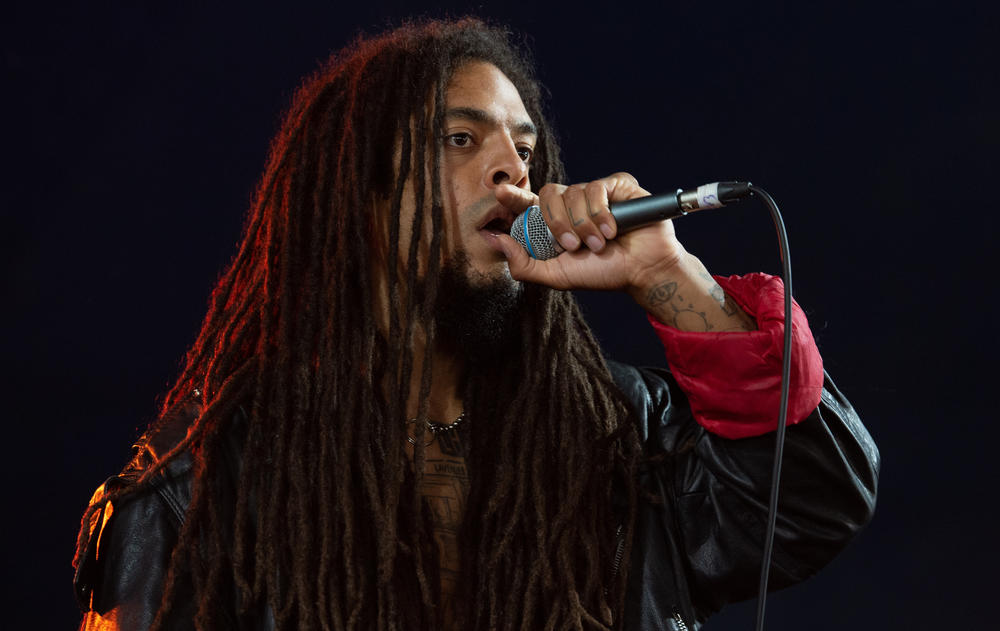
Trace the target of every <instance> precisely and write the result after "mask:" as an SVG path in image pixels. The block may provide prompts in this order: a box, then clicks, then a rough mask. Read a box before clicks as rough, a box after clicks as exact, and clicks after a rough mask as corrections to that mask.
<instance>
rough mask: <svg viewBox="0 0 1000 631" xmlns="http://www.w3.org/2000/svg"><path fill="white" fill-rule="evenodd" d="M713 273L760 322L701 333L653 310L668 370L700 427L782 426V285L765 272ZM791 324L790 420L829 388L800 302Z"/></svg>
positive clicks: (760, 430)
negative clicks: (683, 328) (665, 320)
mask: <svg viewBox="0 0 1000 631" xmlns="http://www.w3.org/2000/svg"><path fill="white" fill-rule="evenodd" d="M715 280H716V281H717V282H718V283H719V285H721V286H722V289H723V290H725V292H726V294H728V295H729V296H730V297H731V298H732V299H733V300H735V301H736V302H737V303H738V304H739V305H740V306H741V307H743V310H744V311H746V313H747V315H749V316H750V317H752V318H754V319H755V320H756V321H757V330H756V331H750V332H746V333H741V332H728V333H713V332H707V333H699V332H691V331H680V330H678V329H675V328H673V327H670V326H667V325H665V324H662V323H661V322H659V321H658V320H657V319H656V318H654V317H653V316H649V321H650V322H651V323H652V325H653V328H654V329H655V330H656V334H657V335H658V336H659V338H660V341H662V342H663V346H664V349H665V350H666V355H667V362H669V364H670V371H671V372H672V373H673V375H674V378H675V379H677V383H678V385H680V387H681V389H682V390H684V393H685V394H687V396H688V400H689V402H690V404H691V411H692V412H693V413H694V416H695V419H696V420H697V421H698V423H700V424H701V425H702V427H704V428H705V429H707V430H709V431H710V432H712V433H714V434H718V435H720V436H723V437H725V438H745V437H747V436H758V435H760V434H765V433H767V432H770V431H773V430H774V429H775V428H776V427H777V425H778V412H779V405H780V399H781V350H782V345H783V343H784V339H783V336H784V333H785V323H784V319H785V318H784V315H785V314H784V311H785V305H784V284H783V283H782V282H781V279H780V278H777V277H775V276H769V275H767V274H749V275H747V276H730V277H729V278H724V277H720V276H717V277H715ZM792 325H793V328H792V371H791V383H790V388H789V395H788V424H789V425H792V424H795V423H798V422H799V421H801V420H802V419H804V418H805V417H807V416H808V415H809V414H810V413H811V412H812V411H813V410H814V409H815V408H816V406H817V405H819V398H820V394H821V392H822V390H823V359H822V358H821V357H820V355H819V350H818V349H817V348H816V342H815V341H814V340H813V336H812V332H811V331H810V330H809V322H808V321H807V320H806V316H805V313H803V312H802V309H801V308H800V307H799V305H798V304H796V303H795V302H794V301H793V303H792Z"/></svg>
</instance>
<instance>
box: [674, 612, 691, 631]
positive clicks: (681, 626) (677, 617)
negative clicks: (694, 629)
mask: <svg viewBox="0 0 1000 631" xmlns="http://www.w3.org/2000/svg"><path fill="white" fill-rule="evenodd" d="M674 622H676V623H677V628H678V629H679V630H680V631H688V626H687V625H686V624H684V618H682V617H681V614H679V613H677V611H674Z"/></svg>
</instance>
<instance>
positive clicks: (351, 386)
mask: <svg viewBox="0 0 1000 631" xmlns="http://www.w3.org/2000/svg"><path fill="white" fill-rule="evenodd" d="M472 60H478V61H486V62H489V63H491V64H493V65H495V66H496V67H498V68H499V69H500V70H501V71H502V72H503V73H504V74H505V75H506V76H507V77H508V78H509V79H510V80H511V81H512V83H513V84H514V85H515V86H516V87H517V89H518V91H519V93H520V96H521V98H522V101H523V102H524V105H525V108H526V109H527V112H528V115H529V116H530V117H531V119H532V120H533V121H535V122H536V123H537V124H538V130H539V131H538V139H537V146H536V151H535V157H534V158H533V161H532V165H531V175H530V178H531V183H532V186H533V188H534V189H535V190H538V189H539V188H540V187H541V186H542V185H543V184H544V183H546V182H549V181H562V180H563V177H564V173H563V168H562V165H561V162H560V159H559V154H558V148H557V146H556V143H555V138H554V135H553V133H552V131H551V129H550V127H549V126H548V125H547V124H546V123H545V118H544V117H543V115H542V105H541V95H540V90H539V87H538V85H537V83H536V82H535V80H534V78H533V76H532V74H531V71H530V66H529V64H528V63H526V62H525V61H524V59H523V57H521V54H520V53H519V52H518V51H516V50H515V48H514V46H513V45H512V44H511V43H510V36H509V34H508V32H507V31H505V30H504V29H501V28H497V27H493V26H489V25H486V24H484V23H482V22H480V21H477V20H473V19H463V20H459V21H453V22H437V21H432V22H424V23H419V24H407V25H404V26H402V27H400V28H398V29H396V30H395V31H392V32H390V33H388V34H384V35H382V36H379V37H377V38H373V39H368V40H362V39H359V40H358V41H356V42H355V43H354V44H353V45H352V46H350V47H348V48H347V49H345V50H344V51H342V52H341V53H340V54H337V55H335V56H334V57H333V58H332V59H331V60H330V61H329V62H328V63H327V64H326V65H325V66H324V67H323V68H321V70H320V71H319V72H317V73H316V74H315V75H313V76H312V77H311V78H309V79H308V80H306V81H305V82H304V83H303V85H302V86H301V87H300V88H299V90H298V93H297V95H296V97H295V98H294V100H293V103H292V105H291V107H290V109H289V111H288V112H287V115H286V117H285V119H284V123H283V125H282V127H281V129H280V131H279V133H278V135H277V136H276V138H275V140H274V141H273V144H272V147H271V152H270V156H269V159H268V164H267V168H266V171H265V173H264V175H263V178H262V180H261V182H260V185H259V188H258V190H257V192H256V194H255V196H254V200H253V202H252V207H251V212H250V214H249V216H248V220H247V223H246V225H245V235H244V238H243V240H242V243H241V245H240V247H239V250H238V252H237V254H236V255H235V257H234V260H233V262H232V264H231V266H230V267H229V268H228V269H227V271H226V272H225V273H224V274H223V275H222V277H221V278H220V280H219V282H218V285H217V287H216V288H215V290H214V291H213V293H212V296H211V300H210V305H209V309H208V313H207V315H206V317H205V320H204V323H203V325H202V329H201V331H200V333H199V335H198V338H197V340H196V342H195V343H194V345H193V346H192V348H191V349H190V350H189V352H188V355H187V358H186V363H185V367H184V369H183V371H182V374H181V375H180V377H179V378H178V380H177V382H176V384H175V385H174V387H173V388H172V389H171V390H170V392H169V393H168V394H167V396H166V398H165V401H164V405H163V410H162V413H161V423H162V422H163V421H162V419H167V418H168V417H171V416H172V415H176V414H178V413H179V411H181V410H183V409H190V408H191V407H192V393H197V394H198V401H197V403H198V405H197V406H196V410H197V411H196V413H195V414H194V419H193V420H192V421H191V423H190V426H189V429H188V433H187V436H186V437H185V438H184V439H183V440H182V441H181V442H180V443H179V444H177V445H176V447H175V448H174V449H173V450H172V451H170V452H169V453H168V454H167V455H166V456H165V457H164V458H163V459H161V460H160V461H159V462H158V463H157V465H156V466H154V467H152V468H150V469H149V470H147V471H146V472H145V474H144V475H143V477H142V479H141V480H140V481H139V487H141V486H142V485H143V484H148V483H149V481H150V480H151V479H152V477H153V476H154V475H156V474H157V472H158V471H160V470H162V469H163V467H164V466H165V465H166V463H168V462H170V461H171V459H173V458H175V457H176V456H177V455H179V454H181V453H184V452H190V453H191V454H192V455H193V456H194V458H193V461H194V469H193V482H192V497H191V503H190V507H189V510H188V513H187V516H186V519H185V522H184V525H183V527H182V530H181V532H180V534H179V540H178V542H177V544H176V546H175V548H174V552H173V555H172V558H171V564H170V571H169V573H168V576H167V579H166V585H165V589H164V594H163V599H162V602H161V607H160V610H159V613H158V615H157V618H156V621H155V622H154V625H153V627H154V628H156V629H158V628H161V627H163V626H164V625H166V624H168V621H169V620H170V619H171V616H174V615H176V612H177V611H178V610H179V609H180V607H181V604H180V603H181V601H182V600H183V599H184V598H188V600H193V603H194V611H193V616H194V624H195V626H196V627H197V628H198V629H214V628H218V627H220V626H226V625H231V624H232V622H233V621H231V620H228V619H225V618H223V617H222V616H223V615H224V614H222V613H221V612H222V611H224V610H226V609H227V607H226V606H220V603H223V604H228V603H232V602H236V603H238V609H239V611H238V615H239V616H240V618H241V619H243V620H250V619H252V618H253V617H254V616H257V615H259V614H260V612H261V611H264V610H269V611H270V613H271V614H273V616H274V619H275V622H276V625H277V628H279V629H303V630H310V629H324V630H327V629H337V630H340V629H378V630H388V629H403V628H406V629H428V628H435V627H436V626H437V625H438V624H439V618H438V616H439V615H440V613H439V612H438V606H437V600H438V594H437V585H438V583H437V582H436V581H435V577H436V576H437V555H436V554H435V553H434V550H435V547H434V546H435V545H436V544H435V543H434V542H433V537H432V536H431V535H430V533H429V526H428V525H427V520H426V519H425V517H426V511H425V510H423V509H422V507H421V500H420V497H419V494H418V493H417V492H416V483H417V481H418V480H419V476H420V475H421V470H422V466H421V463H422V461H423V441H419V440H418V441H417V447H416V448H415V449H416V454H415V462H416V464H415V465H414V464H411V463H410V462H409V461H408V459H407V458H406V457H405V456H404V449H403V447H404V443H405V439H406V434H405V427H404V422H403V420H404V419H406V412H407V410H406V407H405V406H406V399H407V396H406V395H407V393H408V392H409V384H410V382H411V377H412V376H413V373H414V370H415V369H414V366H415V365H416V366H422V371H423V372H422V374H421V375H419V376H420V379H421V382H420V383H421V390H420V400H421V406H420V410H419V414H420V416H421V417H422V418H424V417H426V414H427V398H428V395H429V391H430V365H431V362H430V361H429V360H428V358H427V357H425V358H423V360H421V359H420V358H414V356H413V351H412V348H413V344H412V341H413V336H414V332H415V331H416V330H421V331H425V332H428V335H429V336H430V338H431V339H432V336H433V329H434V327H433V322H434V310H433V306H434V302H435V297H436V292H437V287H438V276H439V272H440V269H439V268H440V265H439V263H438V261H439V255H440V251H441V242H440V236H439V235H440V234H441V232H442V214H443V204H442V201H441V200H442V193H441V182H440V171H439V163H440V161H441V143H440V142H439V140H438V139H439V138H440V135H441V133H440V130H441V128H442V124H443V111H444V95H445V90H446V87H447V85H448V81H449V79H450V77H451V75H452V74H453V72H454V71H455V70H456V69H458V68H459V67H460V66H461V65H462V64H463V63H466V62H468V61H472ZM429 104H432V107H430V106H429ZM392 148H396V149H397V150H396V151H393V150H392ZM425 165H426V171H427V172H426V173H425ZM408 182H410V183H411V185H412V187H413V191H414V199H415V203H416V206H417V208H416V212H415V213H414V218H413V222H412V225H410V226H401V225H400V223H401V222H400V208H401V204H402V200H403V196H404V187H405V186H406V185H407V183H408ZM386 208H388V209H389V211H390V212H389V213H388V216H383V217H382V219H384V220H385V221H386V222H387V223H388V225H387V234H388V239H387V240H386V238H385V234H386V232H383V231H380V229H379V228H378V227H376V224H377V223H378V222H377V221H376V220H373V217H375V216H376V213H377V212H383V213H384V212H385V209H386ZM378 209H381V211H379V210H378ZM425 222H429V225H428V223H425ZM428 228H429V229H428ZM403 230H407V231H408V232H409V234H410V235H412V238H411V239H410V240H409V247H408V248H407V251H405V252H400V251H399V243H400V234H401V232H402V231H403ZM421 246H422V247H423V249H424V252H425V253H426V258H425V259H424V260H423V266H422V267H421V266H420V265H418V262H419V258H420V251H421ZM380 249H384V250H386V251H384V252H382V251H380ZM397 261H406V264H405V265H402V266H400V265H398V263H397ZM376 268H380V269H376ZM380 278H384V279H385V281H386V283H387V286H386V291H387V293H388V301H389V302H388V304H390V305H399V308H398V309H397V308H391V309H389V317H388V322H387V323H385V322H384V321H383V319H382V318H384V316H383V315H381V314H380V312H379V311H378V309H377V308H376V304H377V303H378V296H376V291H377V290H376V287H379V285H378V282H377V281H378V280H379V279H380ZM418 286H420V287H421V290H420V291H417V287H418ZM525 292H526V296H527V300H526V304H527V305H529V307H528V308H526V309H525V313H524V314H523V317H522V319H521V321H520V324H519V326H520V327H521V328H520V333H521V339H522V342H523V349H521V350H519V351H518V352H517V353H511V354H510V356H509V357H505V358H503V359H502V361H499V362H495V364H496V365H495V366H494V367H493V368H487V369H485V370H486V371H487V372H488V374H481V375H477V378H472V379H469V380H467V385H466V386H465V392H464V394H463V396H464V401H465V404H466V409H467V411H468V413H469V415H470V416H471V417H473V418H485V419H488V420H489V422H487V423H473V424H472V434H471V439H470V442H471V446H470V451H469V455H468V462H469V469H470V471H469V475H470V491H469V498H468V504H467V511H466V518H465V521H464V525H463V530H462V532H461V533H460V535H459V537H460V539H459V540H460V545H461V549H462V573H463V575H464V576H465V579H464V580H463V581H461V584H462V587H461V589H463V590H464V592H463V593H462V594H461V599H460V600H462V601H463V602H464V603H465V607H464V608H463V609H460V612H459V613H460V615H461V616H462V618H461V625H462V628H470V629H536V628H544V629H565V628H577V629H582V628H608V627H610V626H612V625H613V623H612V620H611V618H610V616H609V614H608V612H609V610H617V611H618V612H620V611H621V606H622V603H623V601H624V589H625V581H626V576H625V575H626V572H625V569H626V567H625V566H627V564H623V567H622V568H621V569H620V570H619V571H618V572H617V574H615V575H614V576H612V574H613V572H612V569H611V568H612V559H613V557H614V556H615V552H616V536H615V532H616V527H617V526H618V525H621V524H624V525H625V528H626V532H628V531H629V530H630V529H629V528H628V526H629V525H630V521H631V519H632V515H633V514H634V505H635V501H636V493H635V491H634V489H633V483H632V480H633V479H634V475H633V474H634V467H635V462H636V454H637V453H638V439H637V437H636V434H635V430H634V429H633V426H632V423H630V422H628V421H627V411H626V406H625V404H624V400H623V398H622V396H621V394H620V393H619V392H618V390H617V389H616V388H615V386H614V384H613V382H612V380H611V377H610V374H609V372H608V369H607V366H606V365H605V363H604V360H603V359H602V357H601V353H600V349H599V347H598V345H597V343H596V341H595V339H594V338H593V336H592V334H591V333H590V331H589V328H588V327H587V325H586V323H585V322H584V320H583V318H582V316H581V313H580V311H579V308H578V306H577V305H576V303H575V301H574V300H573V298H572V296H571V295H570V294H568V293H565V292H555V291H550V290H548V289H546V288H543V287H537V286H530V285H529V286H527V287H526V289H525ZM430 347H431V344H430V343H428V344H426V348H427V349H428V351H427V352H429V349H430ZM484 384H489V387H488V388H486V387H484ZM500 402H502V403H503V405H500ZM156 429H157V424H154V426H153V427H152V428H151V429H150V430H149V432H147V437H148V436H150V435H152V434H153V433H155V432H156ZM234 432H236V433H238V435H239V436H240V444H241V447H240V449H241V452H240V454H239V457H238V460H239V462H240V466H238V467H237V469H238V473H237V475H236V482H235V489H233V488H227V487H226V483H224V482H223V478H224V477H225V475H224V473H225V474H227V475H230V477H231V476H232V474H230V473H229V470H228V469H227V466H228V465H227V461H226V455H225V454H226V451H225V445H226V444H227V440H231V438H230V437H231V435H232V434H233V433H234ZM616 480H617V481H619V482H620V483H621V485H622V487H621V488H624V489H626V491H625V492H624V493H623V494H621V495H623V496H624V497H625V498H626V499H627V501H626V502H625V508H624V510H618V509H616V508H615V507H613V506H612V483H613V481H616ZM233 497H235V499H233ZM112 499H113V498H112ZM87 518H88V517H87V516H85V520H86V519H87ZM629 545H630V543H626V553H627V547H628V546H629ZM618 553H619V554H620V553H621V550H618ZM626 558H627V557H626ZM185 585H190V586H191V587H190V588H193V591H194V593H193V595H192V594H186V593H182V591H183V590H186V589H189V588H188V587H185ZM615 618H616V619H617V622H619V623H620V620H621V615H616V616H615Z"/></svg>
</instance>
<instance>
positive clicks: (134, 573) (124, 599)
mask: <svg viewBox="0 0 1000 631" xmlns="http://www.w3.org/2000/svg"><path fill="white" fill-rule="evenodd" d="M610 366H611V370H612V373H613V375H614V377H615V380H616V381H617V383H618V385H619V387H620V388H621V389H622V391H623V392H624V393H625V394H626V395H627V396H628V398H629V399H630V400H631V401H632V402H633V408H634V414H635V420H636V422H637V423H638V426H639V429H640V432H641V433H640V435H641V436H642V437H643V438H644V439H645V444H646V446H647V451H648V452H649V453H650V454H657V453H658V454H661V455H662V456H663V457H662V459H660V460H659V462H658V463H657V464H656V465H651V466H648V467H646V468H645V469H644V470H643V471H642V472H641V474H640V483H641V484H642V485H643V487H644V488H645V489H647V490H649V491H653V492H655V494H656V495H658V496H659V497H660V500H661V502H660V503H657V504H654V503H643V504H642V505H641V506H640V508H639V512H638V515H637V519H636V524H635V528H636V531H635V536H634V545H633V552H632V555H631V559H629V560H628V562H629V563H630V574H629V583H628V590H627V594H626V610H625V614H624V615H625V625H624V626H625V628H626V629H635V630H638V629H643V630H649V629H671V630H677V629H697V628H698V627H699V626H700V624H701V622H702V621H703V620H704V619H705V618H706V617H707V616H708V615H709V614H711V613H713V612H715V611H717V610H718V609H719V608H721V607H722V606H723V605H724V604H725V603H728V602H733V601H737V600H743V599H746V598H750V597H753V596H754V595H756V589H757V581H758V575H759V562H760V554H761V545H762V543H761V542H762V540H763V537H764V531H765V525H766V519H765V517H766V512H767V497H768V491H769V480H770V477H771V466H772V454H773V445H774V438H773V436H761V437H756V438H744V439H739V440H729V439H725V438H721V437H719V436H716V435H714V434H711V433H709V432H707V431H706V430H705V429H703V428H702V427H701V426H700V425H698V424H697V423H696V422H695V421H694V419H693V418H692V415H691V412H690V409H689V407H688V405H687V400H686V398H685V397H684V395H683V393H681V391H680V390H679V389H678V387H677V384H676V383H675V381H674V380H673V378H672V377H671V375H670V373H669V372H668V371H666V370H657V369H638V368H634V367H631V366H625V365H622V364H616V363H611V364H610ZM185 429H186V428H185V427H183V426H180V424H179V426H178V427H175V428H169V427H168V428H165V429H163V430H161V431H160V432H159V433H158V434H157V436H156V439H155V440H153V441H150V442H149V443H147V444H146V445H145V446H144V447H143V451H142V452H141V453H139V454H138V455H137V456H136V459H135V460H134V461H133V463H132V465H130V467H129V468H127V469H126V470H125V471H124V472H123V473H121V474H119V475H117V476H115V477H113V478H111V479H109V480H108V481H107V482H105V484H104V485H103V486H101V487H100V488H99V489H98V491H97V492H96V493H95V494H94V498H93V499H92V502H93V503H96V504H98V505H101V506H102V510H101V511H100V512H98V513H96V514H95V515H94V518H93V519H92V520H91V523H90V524H85V525H84V532H83V533H82V535H83V536H84V537H87V538H88V543H87V546H86V548H85V551H84V553H83V555H82V556H81V557H80V559H79V562H78V566H77V572H76V577H75V588H76V596H77V598H78V600H79V603H80V606H81V608H82V610H83V611H84V612H85V613H84V619H83V622H82V625H81V628H83V629H95V630H96V629H111V628H113V629H146V628H147V627H148V626H149V624H150V622H151V621H152V618H153V616H154V614H155V612H156V610H157V608H158V605H159V602H160V596H161V590H162V585H163V579H164V576H165V573H166V570H167V565H168V562H169V559H170V553H171V550H172V549H173V546H174V544H175V542H176V538H177V533H178V529H179V527H180V525H181V523H182V521H183V519H184V515H185V511H186V507H187V506H188V503H189V500H190V476H191V466H192V462H191V458H190V456H188V455H184V456H181V457H179V458H177V459H176V460H174V461H173V462H172V463H170V464H169V466H167V467H166V468H165V470H164V471H163V473H162V475H160V476H159V477H158V478H157V479H156V480H155V482H154V483H153V485H152V487H151V489H150V490H149V491H148V492H143V493H139V494H136V495H133V496H130V497H129V498H128V499H127V500H125V501H123V502H120V504H121V505H112V503H110V502H108V501H107V500H106V496H107V494H108V493H109V492H110V491H112V490H114V489H116V488H120V487H121V486H123V485H129V484H133V483H134V482H135V480H136V479H137V478H138V477H139V475H140V473H141V471H142V470H143V469H144V468H145V467H147V466H149V465H151V464H152V463H154V462H155V461H156V459H158V458H160V457H162V456H163V454H165V453H166V451H167V450H168V449H169V448H170V447H171V446H172V445H174V444H176V441H178V440H180V439H181V438H182V437H183V436H184V432H185ZM230 456H231V457H230V464H231V465H232V466H233V468H234V471H235V469H236V467H237V466H238V462H237V460H238V455H237V454H236V453H235V451H234V453H233V454H230ZM878 469H879V455H878V451H877V449H876V447H875V444H874V443H873V441H872V439H871V437H870V436H869V434H868V432H867V431H866V430H865V428H864V426H863V425H862V424H861V421H860V420H859V419H858V416H857V414H856V413H855V412H854V410H853V408H852V407H851V405H850V404H849V403H848V402H847V401H846V400H845V399H844V397H843V396H842V395H841V394H840V393H839V392H838V391H837V389H836V387H835V386H834V385H833V383H832V382H831V381H830V380H829V378H828V377H827V379H826V382H825V388H824V391H823V394H822V398H821V400H820V404H819V406H818V407H817V409H816V410H815V411H814V412H813V413H812V414H811V415H810V416H809V417H808V418H806V419H805V420H803V421H801V422H800V423H798V424H797V425H794V426H791V427H789V428H788V432H787V436H786V443H785V452H784V461H783V474H782V484H781V493H780V500H781V502H780V512H779V515H778V523H777V529H776V538H775V546H774V560H773V566H772V570H771V586H772V588H778V587H782V586H785V585H789V584H792V583H795V582H797V581H801V580H803V579H805V578H807V577H809V576H811V575H812V574H813V573H815V572H816V571H817V570H819V569H820V568H821V567H822V566H823V565H825V564H826V563H827V562H828V561H829V560H830V559H832V558H833V557H834V556H835V555H836V554H837V553H838V552H839V551H840V550H841V549H842V548H843V547H844V546H845V545H846V544H847V543H848V542H849V541H850V540H851V538H852V537H853V536H854V535H855V534H856V533H857V532H858V531H859V530H860V529H861V528H862V527H863V526H864V525H865V524H866V523H867V522H868V520H869V519H870V518H871V515H872V511H873V510H874V506H875V490H876V485H877V479H878ZM623 562H625V560H623ZM259 618H260V619H259V620H257V621H256V624H255V628H256V629H273V621H272V620H271V618H270V616H269V615H267V614H266V613H262V614H261V616H260V617H259ZM190 620H191V617H190V616H189V615H186V612H183V611H182V612H180V613H179V615H177V616H176V621H172V622H171V623H170V624H169V625H168V627H169V628H171V629H191V628H192V625H191V623H190ZM105 625H107V626H105ZM232 626H233V628H236V624H235V618H234V624H233V625H232Z"/></svg>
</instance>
